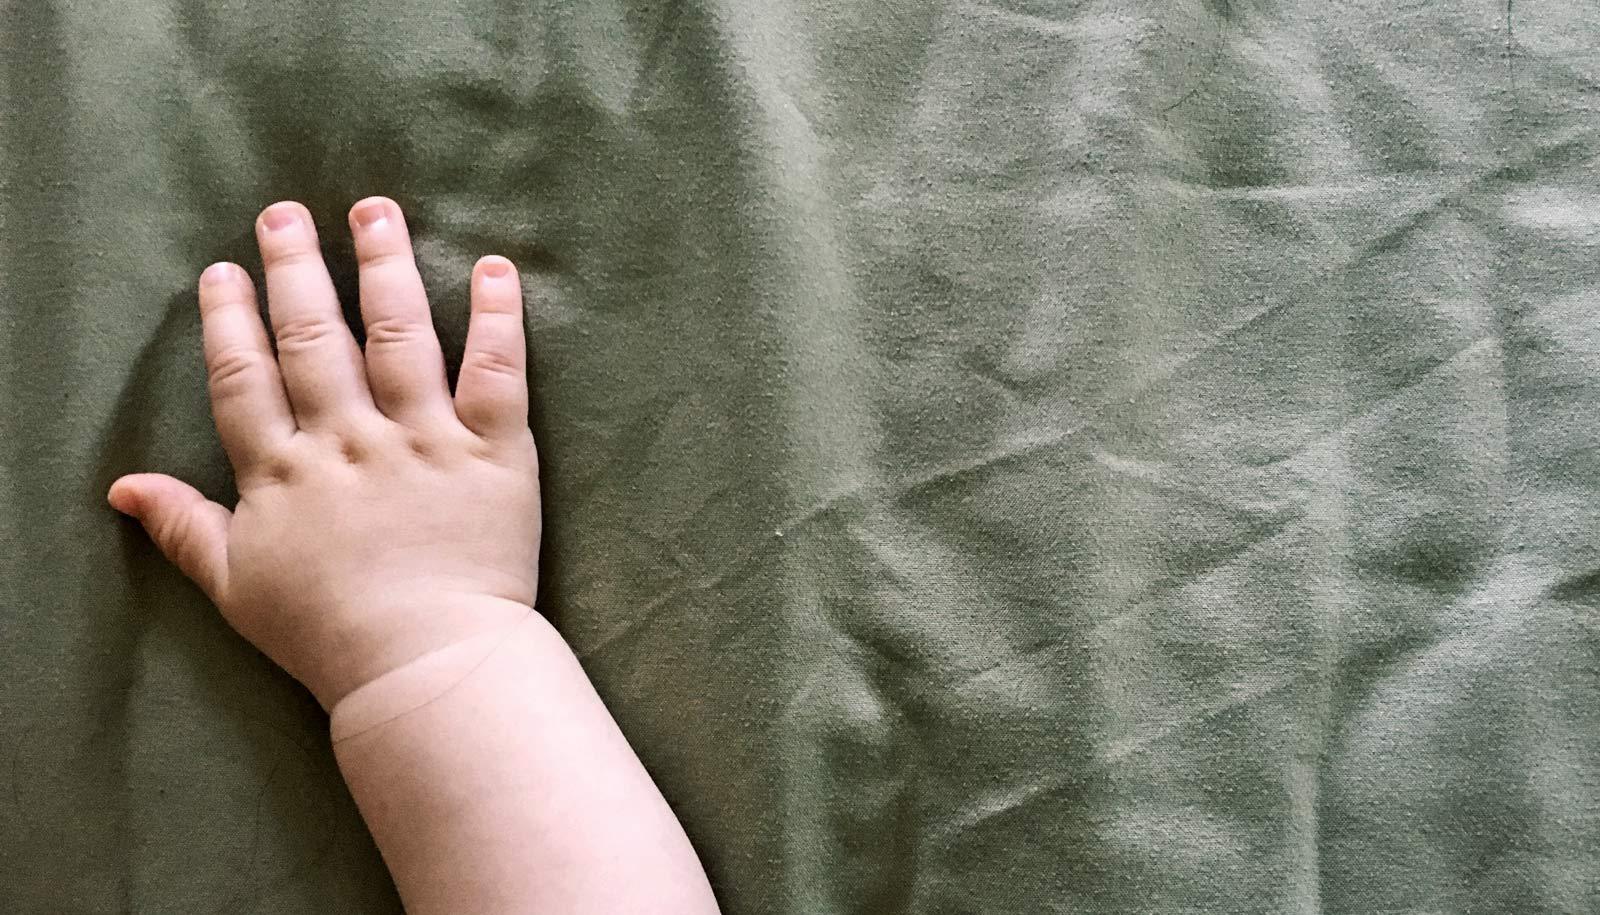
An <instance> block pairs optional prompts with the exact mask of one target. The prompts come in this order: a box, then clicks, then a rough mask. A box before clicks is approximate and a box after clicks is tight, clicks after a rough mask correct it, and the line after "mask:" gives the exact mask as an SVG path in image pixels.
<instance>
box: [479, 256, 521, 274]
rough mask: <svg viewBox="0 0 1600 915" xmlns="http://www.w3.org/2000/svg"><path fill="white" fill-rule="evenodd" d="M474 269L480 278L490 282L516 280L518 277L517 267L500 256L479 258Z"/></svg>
mask: <svg viewBox="0 0 1600 915" xmlns="http://www.w3.org/2000/svg"><path fill="white" fill-rule="evenodd" d="M473 269H474V271H475V272H477V274H478V275H479V276H481V277H483V278H485V279H490V280H501V279H506V278H511V279H516V276H517V265H516V264H513V263H512V262H511V261H510V260H508V259H506V258H504V257H501V256H500V255H498V254H489V255H486V256H484V257H480V258H478V263H477V264H476V265H474V267H473Z"/></svg>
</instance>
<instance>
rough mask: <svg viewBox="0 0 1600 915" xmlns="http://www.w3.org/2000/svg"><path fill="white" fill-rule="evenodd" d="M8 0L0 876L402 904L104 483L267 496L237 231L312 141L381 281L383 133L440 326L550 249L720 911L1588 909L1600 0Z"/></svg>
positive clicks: (293, 183)
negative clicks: (210, 349) (204, 319)
mask: <svg viewBox="0 0 1600 915" xmlns="http://www.w3.org/2000/svg"><path fill="white" fill-rule="evenodd" d="M0 12H3V16H0V23H3V28H0V453H3V456H4V460H3V465H0V535H3V546H4V550H3V551H0V671H3V677H0V751H3V758H0V808H4V812H3V813H0V911H4V912H7V913H69V912H70V913H79V912H82V913H98V912H139V913H145V912H185V913H188V912H213V911H214V912H230V913H238V912H274V913H323V912H342V913H394V912H398V911H399V905H398V902H397V899H396V897H395V895H394V891H393V889H392V888H391V885H390V883H389V879H388V876H387V874H386V873H385V872H384V870H383V868H382V864H381V862H380V860H379V858H378V856H377V853H376V851H375V849H374V847H373V846H372V844H371V841H370V839H368V838H367V836H366V833H365V831H364V829H363V828H362V826H361V823H360V820H359V818H358V816H357V814H356V812H355V809H354V807H353V805H352V804H351V802H350V800H349V798H348V796H347V795H346V793H345V790H344V787H343V785H342V783H341V781H340V779H339V776H338V772H337V770H336V768H335V767H334V766H333V764H332V758H331V755H330V753H329V750H328V747H327V739H326V720H325V719H324V717H323V716H322V715H321V713H320V712H319V711H318V709H317V707H316V706H315V704H314V703H313V702H312V701H311V700H310V698H309V697H308V696H307V695H306V694H305V693H303V692H302V691H301V690H300V689H299V688H298V687H297V686H296V685H295V684H294V683H293V682H292V681H290V680H289V679H288V678H287V677H286V676H285V675H283V674H281V673H280V672H278V671H276V670H274V669H273V667H272V666H271V665H270V664H269V663H268V662H267V661H265V660H264V659H263V658H262V657H261V656H260V655H258V654H257V653H256V652H255V651H254V650H253V649H252V648H250V647H249V646H248V645H247V644H245V643H244V642H243V641H242V640H240V639H238V638H237V637H235V636H234V635H233V634H232V633H231V632H230V631H229V630H228V629H227V627H226V626H225V625H224V624H223V623H222V622H221V621H220V619H219V618H218V617H217V615H216V613H215V612H214V610H213V609H212V608H211V607H210V606H209V605H208V604H207V603H206V601H205V600H204V599H203V597H202V596H201V595H200V594H199V593H198V592H197V591H196V590H195V589H194V588H192V587H191V586H190V585H188V584H187V583H186V582H185V581H183V580H182V578H181V577H180V576H179V575H178V574H177V573H176V572H174V571H173V570H171V569H170V568H168V567H167V566H166V565H165V564H163V562H162V561H161V560H160V558H159V557H158V556H157V555H156V554H155V553H154V551H153V549H152V547H151V546H150V545H149V543H148V542H147V541H146V539H145V538H144V537H143V535H142V534H141V533H139V532H138V530H137V529H136V527H135V526H133V525H132V524H131V523H129V522H126V521H123V520H120V519H119V518H117V517H115V516H114V514H113V513H112V512H111V511H110V510H109V509H108V508H107V507H106V505H105V503H104V492H105V489H106V487H107V485H108V484H109V482H110V481H111V480H112V479H114V478H115V476H116V475H118V474H121V473H124V472H129V471H135V470H156V471H164V472H168V473H173V474H176V475H178V476H181V477H184V478H186V479H189V480H191V481H194V482H196V483H197V485H199V486H201V487H202V488H203V489H204V490H205V491H206V492H207V493H208V494H210V495H212V496H213V497H215V498H219V499H222V500H224V501H226V500H229V499H231V498H233V490H232V483H231V480H230V475H229V472H228V468H227V463H226V461H225V459H224V457H223V454H222V452H221V450H220V448H219V446H218V444H217V441H216V437H215V433H214V432H213V430H212V426H211V421H210V417H209V413H208V408H207V402H206V392H205V383H204V372H203V368H202V365H201V360H200V353H199V334H198V318H197V314H196V305H195V292H194V284H195V280H196V277H197V276H198V274H199V272H200V270H201V269H202V268H203V267H204V266H205V265H206V264H208V263H210V262H211V261H213V260H219V259H233V260H236V261H238V262H240V263H243V264H246V265H247V266H248V267H249V268H250V269H251V270H252V271H258V268H259V260H258V257H257V255H256V253H255V252H254V250H253V239H252V235H251V223H252V219H253V217H254V215H255V214H256V212H257V211H258V210H259V209H260V208H261V207H263V206H264V205H266V204H267V203H270V202H272V201H273V200H277V199H283V198H292V199H298V200H301V201H303V202H305V203H306V204H307V205H308V206H309V207H310V208H311V210H312V211H313V213H314V214H315V215H316V218H317V220H318V223H319V228H320V230H321V232H322V237H323V240H324V246H325V248H326V250H327V253H328V256H329V258H330V259H331V266H332V270H333V273H334V277H335V282H336V285H337V286H338V287H339V289H340V291H341V293H342V294H343V295H344V297H345V301H346V303H347V306H348V307H349V310H350V312H351V314H352V315H353V314H354V303H355V297H354V293H355V282H354V274H353V268H352V257H351V247H350V244H349V239H348V233H347V231H346V229H345V227H344V226H345V224H344V213H345V211H346V210H347V209H348V207H349V206H350V204H351V203H353V202H354V201H355V200H357V199H358V198H360V197H362V196H365V195H368V194H377V193H381V194H387V195H389V196H392V197H394V198H395V199H396V200H398V201H399V202H400V203H401V205H402V206H404V207H405V208H406V211H407V214H408V219H409V221H410V224H411V226H412V228H413V230H414V232H415V236H416V247H417V253H418V256H419V259H420V262H421V268H422V272H423V276H424V279H425V281H426V284H427V287H428V290H429V292H430V294H431V297H432V301H433V303H434V306H435V312H436V321H437V324H438V327H439V331H440V335H441V338H442V340H443V342H444V346H445V348H446V351H447V352H448V353H449V354H450V358H451V359H452V360H456V359H459V352H460V348H461V344H462V340H463V336H464V331H465V324H466V305H465V301H466V279H467V276H468V270H469V267H470V265H471V263H472V262H473V260H475V259H476V258H477V257H478V256H480V255H482V254H486V253H500V254H504V255H506V256H509V257H511V258H513V259H514V260H515V261H516V262H517V263H518V264H519V266H520V267H521V268H522V269H523V271H524V275H525V277H526V289H527V297H528V303H529V315H528V319H527V332H528V339H529V345H530V348H531V349H530V352H531V354H532V356H531V359H532V373H533V386H534V395H533V407H532V419H531V421H532V423H533V426H534V429H535V432H536V434H537V436H538V440H539V443H540V446H541V449H542V454H543V471H542V477H543V485H544V487H545V489H544V492H545V499H546V506H545V512H546V528H545V532H546V533H545V537H546V542H545V544H544V554H543V556H542V559H541V563H542V570H543V579H542V588H541V594H540V602H541V606H542V608H543V609H544V610H545V611H546V612H547V613H548V614H549V615H550V616H551V617H552V619H553V620H554V621H555V622H556V623H557V625H558V626H559V627H560V629H561V630H562V631H563V632H564V633H565V634H566V635H567V637H568V638H569V639H570V640H571V642H572V644H573V645H574V646H575V648H576V650H577V651H578V653H579V654H580V656H581V657H582V659H583V661H584V663H585V665H586V667H587V669H588V671H589V672H590V674H591V676H592V677H593V678H594V680H595V682H596V684H597V686H598V687H599V689H600V691H601V693H602V694H603V695H604V697H605V698H606V700H607V701H608V703H609V704H610V706H611V708H612V709H613V711H614V713H615V714H616V716H617V718H618V719H619V721H620V722H621V724H622V726H623V728H624V730H625V731H626V733H627V734H628V736H629V738H630V739H631V740H632V742H633V744H634V746H635V747H636V748H637V749H638V752H639V753H640V755H641V757H642V758H643V759H644V761H645V762H646V764H647V765H648V767H649V768H650V770H651V771H652V772H653V773H654V775H655V776H656V778H657V780H658V781H659V784H660V786H661V788H662V790H663V792H664V793H665V795H666V796H667V798H668V799H669V801H670V802H671V803H672V805H673V807H674V808H675V809H676V810H677V812H678V814H679V816H680V817H681V818H682V820H683V823H684V825H685V827H686V829H687V831H688V832H689V834H690V836H691V838H692V840H693V842H694V843H695V846H696V847H697V848H698V849H699V851H700V853H701V855H702V857H703V858H704V861H705V863H706V866H707V869H708V871H709V873H710V876H711V879H712V881H713V883H714V885H715V887H716V889H717V891H718V894H719V897H720V898H721V901H722V903H723V905H724V907H725V911H727V912H729V913H733V915H740V913H793V915H801V913H894V912H918V913H924V912H925V913H980V912H981V913H1039V912H1074V913H1076V912H1100V913H1180V912H1242V913H1244V912H1248V913H1283V912H1297V913H1319V912H1328V913H1334V912H1348V913H1376V912H1396V913H1398V912H1418V913H1420V912H1509V911H1517V912H1551V913H1555V912H1563V913H1569V912H1584V911H1597V910H1600V654H1597V652H1600V641H1597V619H1600V617H1597V614H1600V538H1597V537H1596V532H1597V530H1600V524H1597V522H1600V498H1597V495H1600V493H1597V490H1600V423H1597V422H1596V419H1595V417H1596V414H1597V408H1600V319H1597V317H1596V309H1597V306H1600V250H1597V247H1600V168H1597V166H1600V154H1597V149H1600V6H1597V5H1595V4H1594V3H1591V2H1581V0H1548V2H1532V0H1523V2H1517V3H1515V4H1513V3H1512V2H1510V0H1506V2H1504V3H1500V2H1498V0H1495V2H1484V3H1407V2H1381V3H1380V2H1377V0H1361V2H1344V3H1325V2H1312V0H1300V2H1295V0H1281V2H1275V0H1176V2H1165V0H1163V2H1153V0H1148V2H1147V0H1114V2H1113V0H1105V2H1090V0H1082V2H1056V3H1047V2H1043V0H939V2H923V0H915V2H914V0H892V2H891V0H830V2H808V0H785V2H781V3H739V2H732V0H674V2H621V0H615V2H604V0H583V2H532V3H523V4H506V3H498V2H487V0H443V2H441V0H426V2H421V0H409V2H391V3H380V2H375V0H353V2H340V3H336V4H325V3H313V2H309V0H300V2H293V0H272V2H259V3H249V4H245V3H242V2H237V0H230V2H211V3H201V2H195V0H139V2H137V3H133V4H122V3H110V2H106V0H19V2H13V3H11V4H8V5H5V6H4V7H0ZM257 276H258V277H259V273H257ZM452 364H454V363H452ZM539 866H540V863H539V862H537V861H530V862H529V867H533V868H537V867H539Z"/></svg>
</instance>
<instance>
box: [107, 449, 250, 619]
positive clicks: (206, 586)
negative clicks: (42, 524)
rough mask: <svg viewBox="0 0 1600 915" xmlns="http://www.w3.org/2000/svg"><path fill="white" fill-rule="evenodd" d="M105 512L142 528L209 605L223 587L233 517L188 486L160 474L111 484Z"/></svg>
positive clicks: (224, 586)
mask: <svg viewBox="0 0 1600 915" xmlns="http://www.w3.org/2000/svg"><path fill="white" fill-rule="evenodd" d="M106 498H107V500H108V501H109V502H110V503H111V507H112V508H114V509H116V510H117V511H119V512H122V513H123V514H126V515H131V516H133V517H134V518H137V519H138V520H139V523H140V524H142V525H144V529H145V531H146V532H147V533H149V534H150V539H151V540H154V541H155V544H156V546H157V547H158V548H159V549H160V550H161V552H162V554H163V555H165V556H166V557H167V558H168V559H169V560H171V561H172V564H173V565H175V566H177V567H178V569H179V571H181V572H183V574H185V575H187V576H189V578H190V579H192V580H193V581H194V583H195V584H197V585H199V586H200V590H202V591H204V592H206V595H207V596H208V597H210V598H211V600H212V602H214V603H215V602H220V601H221V598H222V593H223V591H224V589H225V588H226V587H227V584H228V521H229V519H230V518H232V517H233V513H232V512H230V511H228V510H227V509H226V508H224V507H222V506H221V505H218V504H217V503H215V502H212V501H210V500H209V499H207V498H206V497H205V496H202V495H201V494H200V491H199V490H197V489H195V488H194V487H193V486H190V485H189V484H188V483H185V482H183V481H182V480H179V479H176V478H174V477H169V476H167V475H166V474H161V473H134V474H129V475H128V476H125V477H122V478H120V479H118V480H117V481H116V482H115V483H112V484H111V491H110V492H109V493H107V494H106Z"/></svg>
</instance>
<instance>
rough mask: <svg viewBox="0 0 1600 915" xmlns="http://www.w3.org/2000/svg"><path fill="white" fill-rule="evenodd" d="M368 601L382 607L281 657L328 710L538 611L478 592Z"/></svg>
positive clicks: (502, 629)
mask: <svg viewBox="0 0 1600 915" xmlns="http://www.w3.org/2000/svg"><path fill="white" fill-rule="evenodd" d="M372 606H382V607H384V610H383V612H382V613H369V614H363V615H361V616H360V617H356V616H355V615H354V614H350V615H349V616H348V617H346V619H347V620H349V622H347V623H346V624H345V625H343V626H335V627H332V628H330V629H328V630H325V631H324V632H322V633H320V634H319V637H318V638H317V639H316V641H315V643H314V644H308V645H307V646H306V648H307V649H312V650H307V651H304V652H303V653H302V652H296V656H295V657H293V658H285V659H283V660H282V661H280V663H282V664H283V666H284V667H285V668H286V669H288V670H289V672H290V673H292V674H294V675H295V677H296V678H297V679H299V680H300V682H301V683H303V684H305V686H306V688H307V689H309V690H310V691H311V693H312V695H314V696H315V697H316V698H317V701H318V702H319V703H321V705H322V707H323V708H324V709H326V710H327V711H328V712H329V713H330V714H331V713H332V712H333V710H334V708H335V707H337V706H338V705H339V704H340V703H341V702H342V701H343V700H344V699H345V698H346V697H348V696H350V695H352V694H353V693H355V692H356V691H357V690H359V689H362V688H364V687H366V686H367V685H369V684H372V683H374V682H376V681H378V680H379V679H382V678H383V677H385V676H387V675H388V674H389V673H391V672H393V671H397V670H400V669H402V668H405V667H407V666H408V665H410V664H412V663H414V662H416V661H418V660H421V659H423V658H426V657H429V656H431V655H433V654H434V653H436V652H440V651H445V650H447V649H450V648H451V647H452V646H456V645H460V644H463V643H466V642H472V641H475V640H477V639H479V638H480V637H492V636H493V635H494V634H495V633H500V632H505V631H507V630H508V629H509V628H510V627H512V626H514V625H516V624H517V623H519V622H521V621H522V620H524V619H526V618H528V617H530V616H538V614H537V613H535V612H534V610H533V608H532V607H531V606H530V605H529V604H526V603H522V602H519V601H514V600H509V599H506V598H499V597H490V596H486V595H481V594H459V593H432V594H427V595H417V596H412V597H410V598H408V599H406V600H405V601H404V602H400V601H382V602H381V603H374V604H372ZM459 654H460V652H452V653H451V655H450V656H457V655H459ZM294 662H298V663H294Z"/></svg>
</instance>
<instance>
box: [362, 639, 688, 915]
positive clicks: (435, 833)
mask: <svg viewBox="0 0 1600 915" xmlns="http://www.w3.org/2000/svg"><path fill="white" fill-rule="evenodd" d="M331 727H332V732H333V739H334V751H335V754H336V755H337V757H338V760H339V767H340V769H341V770H342V771H343V772H344V775H345V780H346V781H347V782H348V783H349V786H350V790H351V793H352V794H353V795H354V796H355V799H356V803H357V804H358V805H359V807H360V808H361V813H362V816H363V817H365V819H366V821H367V825H368V827H369V828H370V829H371V831H372V835H373V837H374V838H375V839H376V841H377V843H378V847H379V849H380V850H381V851H382V853H383V857H384V861H385V862H386V863H387V864H388V866H389V869H390V872H391V873H392V874H393V876H394V879H395V883H396V885H397V886H398V887H399V889H400V895H401V898H402V899H403V900H404V902H405V905H406V910H407V912H408V913H410V915H445V913H452V915H454V913H474V915H477V913H485V915H488V913H501V912H506V913H511V912H515V913H524V912H537V913H587V912H595V913H602V912H604V913H615V912H646V911H648V912H657V913H689V912H695V913H701V912H716V911H717V905H716V902H715V900H714V899H713V897H712V894H711V890H710V888H709V887H708V886H707V884H706V879H705V876H704V872H703V871H702V870H701V867H700V864H699V861H698V860H697V858H696V856H695V853H694V850H693V849H692V848H691V847H690V845H689V842H688V839H687V838H686V837H685V836H684V834H683V830H682V828H681V827H680V826H679V825H678V822H677V820H676V818H674V816H673V814H672V812H671V810H670V809H669V808H668V807H667V804H666V802H665V801H664V800H663V799H662V797H661V794H660V793H659V792H658V791H657V790H656V787H655V785H654V783H653V782H652V781H651V779H650V776H649V775H648V773H646V772H645V770H644V767H643V766H642V765H641V764H640V763H639V760H638V758H637V757H636V756H635V755H634V753H633V751H632V749H631V748H630V747H629V746H628V743H627V740H626V739H625V738H624V737H623V736H622V734H621V732H620V731H618V729H617V726H616V724H615V723H614V722H613V721H612V719H611V716H610V714H609V713H608V712H607V711H606V709H605V706H604V705H603V704H602V703H601V701H600V698H599V696H597V695H596V694H595V691H594V689H593V687H591V686H590V684H589V681H588V679H587V677H585V675H584V673H583V670H582V668H580V667H579V665H578V662H577V659H576V658H575V657H573V655H572V652H571V651H570V650H569V649H568V647H567V645H566V643H565V642H564V641H563V640H562V639H561V637H560V636H559V635H558V634H557V633H556V632H555V630H554V629H553V628H552V627H551V626H550V625H549V624H548V623H547V622H546V621H545V620H544V619H543V618H542V617H541V616H539V615H537V614H533V613H530V614H529V615H527V616H526V617H525V618H524V619H523V620H522V621H521V622H519V623H517V624H515V625H513V626H511V627H510V628H509V629H503V630H501V631H498V632H494V633H489V634H485V635H482V636H478V637H475V638H473V639H470V640H468V641H465V642H461V643H458V644H456V645H454V646H451V647H450V648H446V649H443V650H441V651H438V652H435V653H433V654H431V655H428V656H425V657H423V658H421V659H419V660H417V661H415V662H412V663H411V664H408V665H406V666H405V667H402V668H399V669H397V670H394V671H392V672H390V673H388V674H386V675H385V676H384V677H382V678H379V679H378V680H375V681H373V682H372V683H369V684H367V685H366V686H364V687H362V688H361V689H360V690H357V691H356V692H354V693H352V694H351V695H350V696H348V697H346V698H345V699H344V700H342V701H341V702H340V703H339V704H338V706H336V707H335V709H334V712H333V718H332V725H331Z"/></svg>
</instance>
